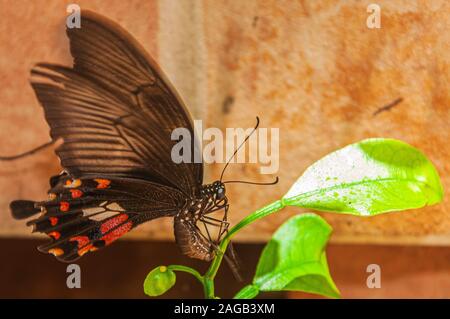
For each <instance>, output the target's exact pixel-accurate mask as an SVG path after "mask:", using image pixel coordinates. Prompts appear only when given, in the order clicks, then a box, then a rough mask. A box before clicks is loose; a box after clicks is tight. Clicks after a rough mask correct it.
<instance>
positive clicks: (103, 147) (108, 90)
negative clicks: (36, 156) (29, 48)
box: [31, 11, 203, 195]
mask: <svg viewBox="0 0 450 319" xmlns="http://www.w3.org/2000/svg"><path fill="white" fill-rule="evenodd" d="M81 17H82V18H81V19H82V20H81V24H82V27H81V28H79V29H78V28H73V29H67V34H68V37H69V39H70V49H71V54H72V56H73V58H74V66H73V69H68V68H63V67H60V66H55V65H51V64H39V65H37V67H35V68H33V70H32V79H31V84H32V86H33V88H34V90H35V92H36V95H37V97H38V99H39V101H40V102H41V104H42V106H43V107H44V110H45V116H46V119H47V122H48V123H49V125H50V128H51V136H52V138H53V139H57V138H62V139H63V140H64V143H63V144H62V145H61V147H59V148H58V149H57V154H58V156H59V157H60V159H61V163H62V166H63V167H64V168H65V169H66V170H67V171H68V172H69V173H70V174H72V175H75V176H81V174H106V175H118V176H123V177H132V178H143V179H146V180H149V181H154V182H158V183H161V184H163V185H168V186H171V187H175V188H178V189H180V190H181V191H183V192H184V193H185V194H186V195H192V194H194V193H195V192H196V191H197V190H198V188H199V187H200V186H201V184H202V180H203V165H202V163H194V162H193V161H192V163H179V164H176V163H174V161H173V160H172V158H171V150H172V147H173V146H174V145H175V144H176V143H177V142H178V141H174V140H171V134H172V132H173V130H174V129H176V128H179V127H182V128H185V129H187V130H188V131H189V132H190V135H191V142H190V145H191V152H192V154H193V153H194V152H199V147H198V145H199V143H198V141H197V140H195V138H194V129H193V125H192V121H191V118H190V116H189V113H188V111H187V109H186V107H185V106H184V105H183V103H182V101H181V99H180V98H179V97H178V95H177V94H176V92H175V90H174V89H173V88H172V87H171V85H170V84H169V82H168V81H167V79H166V78H165V76H164V75H163V73H162V72H161V70H159V68H158V67H157V65H156V63H155V62H154V61H153V60H152V59H151V58H150V57H149V56H148V55H147V54H146V52H145V50H143V49H142V48H141V47H140V45H139V44H138V43H137V42H136V41H135V40H134V39H133V38H132V37H131V36H130V35H129V34H128V33H127V32H126V31H125V30H123V29H122V28H121V27H120V26H119V25H117V24H115V23H114V22H112V21H110V20H108V19H106V18H104V17H102V16H99V15H97V14H95V13H93V12H89V11H82V14H81ZM192 158H194V156H193V157H192Z"/></svg>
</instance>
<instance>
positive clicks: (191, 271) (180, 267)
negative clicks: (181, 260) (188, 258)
mask: <svg viewBox="0 0 450 319" xmlns="http://www.w3.org/2000/svg"><path fill="white" fill-rule="evenodd" d="M167 268H168V269H170V270H174V271H183V272H187V273H189V274H191V275H192V276H194V277H195V278H197V280H198V281H200V283H201V284H202V285H205V283H204V278H203V276H202V275H200V273H199V272H198V271H197V270H195V269H193V268H191V267H187V266H183V265H170V266H168V267H167Z"/></svg>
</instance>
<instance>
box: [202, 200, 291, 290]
mask: <svg viewBox="0 0 450 319" xmlns="http://www.w3.org/2000/svg"><path fill="white" fill-rule="evenodd" d="M284 207H285V204H284V203H283V201H282V200H277V201H275V202H273V203H270V204H269V205H267V206H264V207H263V208H260V209H258V210H257V211H255V212H253V213H252V214H250V215H248V216H247V217H245V218H244V219H242V220H241V221H240V222H239V223H238V224H236V225H235V226H233V227H232V228H231V229H230V230H229V231H228V233H227V235H226V236H225V237H224V239H223V240H222V241H221V242H220V245H219V251H218V252H216V256H215V257H214V259H213V261H212V263H211V265H210V266H209V269H208V271H207V272H206V273H205V275H204V276H203V279H204V288H205V297H206V298H215V296H214V278H215V277H216V274H217V271H218V270H219V267H220V264H221V263H222V259H223V255H224V254H225V251H226V250H227V247H228V244H229V243H230V241H231V237H233V235H234V234H235V233H236V232H238V231H239V230H240V229H241V228H243V227H245V226H247V225H249V224H251V223H253V222H254V221H256V220H258V219H260V218H263V217H265V216H267V215H269V214H272V213H274V212H277V211H279V210H281V209H282V208H284Z"/></svg>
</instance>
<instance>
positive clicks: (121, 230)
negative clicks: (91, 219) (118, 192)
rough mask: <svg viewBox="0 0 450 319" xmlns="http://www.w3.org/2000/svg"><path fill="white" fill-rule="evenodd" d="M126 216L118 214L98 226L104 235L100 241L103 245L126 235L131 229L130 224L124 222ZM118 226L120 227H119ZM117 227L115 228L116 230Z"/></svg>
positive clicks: (131, 224) (131, 225)
mask: <svg viewBox="0 0 450 319" xmlns="http://www.w3.org/2000/svg"><path fill="white" fill-rule="evenodd" d="M127 219H128V215H127V214H120V215H118V216H116V217H114V218H111V219H110V220H107V221H106V222H104V223H103V224H102V225H101V226H100V231H101V232H102V234H105V235H104V236H103V237H102V238H101V239H102V240H104V241H105V245H109V244H111V243H112V242H113V241H115V240H117V239H118V238H119V237H121V236H122V235H124V234H126V233H127V232H129V231H130V230H131V228H132V227H133V223H132V222H126V223H125V221H126V220H127ZM119 225H120V226H119ZM116 227H117V228H116Z"/></svg>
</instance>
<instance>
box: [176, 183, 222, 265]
mask: <svg viewBox="0 0 450 319" xmlns="http://www.w3.org/2000/svg"><path fill="white" fill-rule="evenodd" d="M222 209H223V210H224V211H225V213H224V217H223V218H222V219H221V220H217V219H215V218H213V217H209V215H210V214H212V213H214V212H216V211H218V210H222ZM227 211H228V199H227V197H226V196H225V185H224V184H223V183H221V182H220V181H216V182H214V183H212V184H207V185H203V187H202V188H201V190H200V194H199V196H197V197H195V198H191V199H190V200H188V201H186V204H185V205H184V207H183V208H182V209H181V211H180V212H179V213H178V214H177V215H176V216H175V219H174V220H175V221H174V231H175V238H176V241H177V244H178V246H179V247H180V249H181V251H182V252H183V253H184V254H185V255H187V256H189V257H191V258H196V259H202V260H205V261H210V260H212V259H213V258H214V252H215V247H214V241H213V240H212V238H211V235H210V234H209V232H208V229H207V226H206V225H213V226H217V227H219V232H218V239H217V240H216V242H218V241H219V239H220V237H221V236H222V235H223V233H224V232H226V230H227V228H228V222H227ZM199 222H201V223H204V224H203V225H204V226H205V230H206V232H207V236H205V235H204V234H203V233H202V231H201V230H200V229H199V227H198V226H197V224H199Z"/></svg>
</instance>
